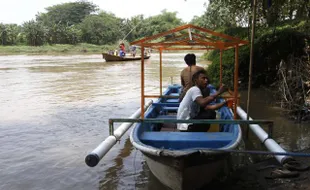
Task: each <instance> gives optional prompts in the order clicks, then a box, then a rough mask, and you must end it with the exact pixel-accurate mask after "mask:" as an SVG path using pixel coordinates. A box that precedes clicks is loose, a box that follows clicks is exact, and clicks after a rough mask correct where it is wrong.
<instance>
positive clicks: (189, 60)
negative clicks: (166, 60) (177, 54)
mask: <svg viewBox="0 0 310 190" xmlns="http://www.w3.org/2000/svg"><path fill="white" fill-rule="evenodd" d="M184 61H185V63H186V64H187V67H186V68H184V69H183V70H182V72H181V84H182V91H181V94H180V97H179V101H180V102H181V101H182V99H183V97H184V96H185V94H186V92H187V90H188V89H189V88H190V87H192V86H193V81H192V77H193V75H194V74H195V73H196V72H197V71H201V70H204V68H202V67H200V66H197V65H196V55H195V54H192V53H189V54H187V55H185V57H184Z"/></svg>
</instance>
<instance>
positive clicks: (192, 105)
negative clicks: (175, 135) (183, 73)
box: [177, 70, 226, 131]
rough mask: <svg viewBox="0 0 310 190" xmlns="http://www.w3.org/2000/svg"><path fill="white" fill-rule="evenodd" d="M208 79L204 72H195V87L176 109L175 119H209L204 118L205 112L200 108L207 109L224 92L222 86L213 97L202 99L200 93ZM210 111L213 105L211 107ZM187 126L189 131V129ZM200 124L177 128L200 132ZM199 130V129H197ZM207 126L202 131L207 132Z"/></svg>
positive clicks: (185, 124) (183, 124) (184, 125)
mask: <svg viewBox="0 0 310 190" xmlns="http://www.w3.org/2000/svg"><path fill="white" fill-rule="evenodd" d="M207 82H208V78H207V76H206V74H205V70H201V71H198V72H196V73H195V74H194V75H193V83H194V84H195V86H193V87H191V88H190V89H189V90H188V91H187V92H186V95H185V96H184V98H183V100H182V102H181V103H180V106H179V108H178V113H177V119H211V118H206V117H208V116H206V115H205V113H206V112H203V109H202V110H201V108H205V109H207V108H208V104H209V103H210V102H212V101H213V100H214V99H215V98H216V97H217V96H218V95H220V94H221V93H223V92H225V91H226V88H225V87H224V86H221V87H220V89H219V90H218V91H217V92H216V93H215V94H213V95H210V96H207V97H205V98H203V95H202V93H201V91H202V90H203V89H204V88H206V86H207ZM225 104H226V101H224V102H222V103H219V104H217V105H216V106H215V107H216V108H219V107H221V106H223V105H225ZM212 106H213V107H212V109H213V108H214V105H212ZM189 125H190V127H191V129H189ZM201 126H202V125H201V124H200V125H199V124H194V125H191V124H189V123H178V124H177V128H178V130H180V131H201ZM198 128H199V129H198ZM208 129H209V127H208V125H205V129H203V131H208Z"/></svg>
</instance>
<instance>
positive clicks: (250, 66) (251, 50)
mask: <svg viewBox="0 0 310 190" xmlns="http://www.w3.org/2000/svg"><path fill="white" fill-rule="evenodd" d="M252 13H253V15H252V31H251V47H250V65H249V84H248V99H247V106H246V113H247V117H246V119H247V120H249V118H250V97H251V88H252V87H251V86H252V65H253V49H254V36H255V21H256V0H253V11H252ZM248 136H249V126H248V127H247V129H246V138H248Z"/></svg>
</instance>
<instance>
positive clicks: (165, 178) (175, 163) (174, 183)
mask: <svg viewBox="0 0 310 190" xmlns="http://www.w3.org/2000/svg"><path fill="white" fill-rule="evenodd" d="M144 155H145V160H146V162H147V165H148V167H149V168H150V170H151V172H152V173H153V174H154V175H155V176H156V177H157V178H158V179H159V181H160V182H161V183H163V184H165V185H166V186H167V187H169V188H171V189H173V190H187V189H197V188H201V187H203V186H204V185H205V184H207V183H209V182H210V181H211V180H212V179H214V178H216V177H217V176H219V175H220V174H223V173H226V172H227V171H228V169H229V168H228V164H227V162H228V154H219V155H202V154H193V155H189V156H187V157H181V158H174V157H162V156H158V157H157V156H153V155H148V154H144Z"/></svg>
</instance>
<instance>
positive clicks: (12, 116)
mask: <svg viewBox="0 0 310 190" xmlns="http://www.w3.org/2000/svg"><path fill="white" fill-rule="evenodd" d="M184 55H185V54H183V53H178V54H164V55H163V66H164V70H163V75H164V77H163V85H164V86H166V85H168V84H170V81H171V79H170V77H173V81H174V82H175V83H179V82H180V77H179V76H180V72H181V70H182V69H183V68H184V66H185V63H184V60H183V57H184ZM158 63H159V56H158V55H152V57H151V59H149V60H146V62H145V69H146V71H145V79H146V85H147V88H146V93H149V94H156V93H159V90H158V87H159V79H158V78H159V73H158V72H159V66H158ZM198 65H201V66H206V65H207V63H206V62H199V61H198ZM253 94H254V96H255V97H254V98H253V99H255V101H257V102H258V101H260V103H257V104H255V101H253V107H254V108H255V109H254V108H253V109H251V116H252V117H253V118H255V119H262V118H265V119H273V120H275V122H276V125H275V126H276V130H275V137H276V140H277V141H278V142H281V144H282V145H283V146H284V147H285V148H287V149H292V150H297V149H302V148H305V147H307V146H309V141H310V140H309V136H310V135H309V129H307V127H306V126H305V125H302V124H301V125H298V124H294V123H293V122H291V121H287V120H285V119H283V117H281V116H280V114H279V111H278V110H277V109H276V108H273V107H268V106H266V104H265V103H262V101H264V100H265V98H262V96H263V95H264V93H261V94H260V92H259V91H258V92H255V93H253ZM139 97H140V62H139V61H132V62H114V63H107V62H105V61H104V60H103V59H102V58H101V55H74V56H23V55H19V56H0V105H1V109H0V118H1V120H0V129H1V132H0V143H1V145H2V146H1V150H0V151H1V152H0V153H1V156H0V168H1V169H2V171H5V172H1V173H0V180H1V184H0V189H14V190H19V189H23V190H24V189H26V190H27V189H31V190H32V189H40V190H41V189H55V190H57V189H60V190H63V189H101V190H105V189H145V190H146V189H164V188H165V187H164V186H163V185H162V184H161V183H159V182H158V180H157V179H156V178H155V177H154V176H153V175H152V174H151V173H150V171H149V169H148V167H147V165H146V163H145V161H144V158H143V155H142V154H141V153H140V152H139V151H137V150H136V149H134V148H133V147H132V145H131V144H130V141H129V138H128V136H129V135H128V134H125V135H124V136H123V139H122V140H121V141H120V143H118V144H117V145H116V146H115V147H114V148H113V149H112V150H111V151H110V152H109V153H108V154H107V155H106V156H105V158H104V159H103V160H102V161H101V162H100V163H99V164H98V166H97V167H95V168H89V167H88V166H86V164H85V163H84V157H85V156H86V154H87V153H88V152H90V151H91V150H92V149H93V148H95V147H96V146H97V145H98V144H99V143H100V142H101V141H102V140H104V138H105V137H107V136H108V124H107V121H108V118H112V117H114V118H117V117H128V116H130V115H131V114H132V113H134V111H135V110H137V109H138V107H139V103H140V98H139ZM243 97H246V95H244V96H243Z"/></svg>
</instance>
